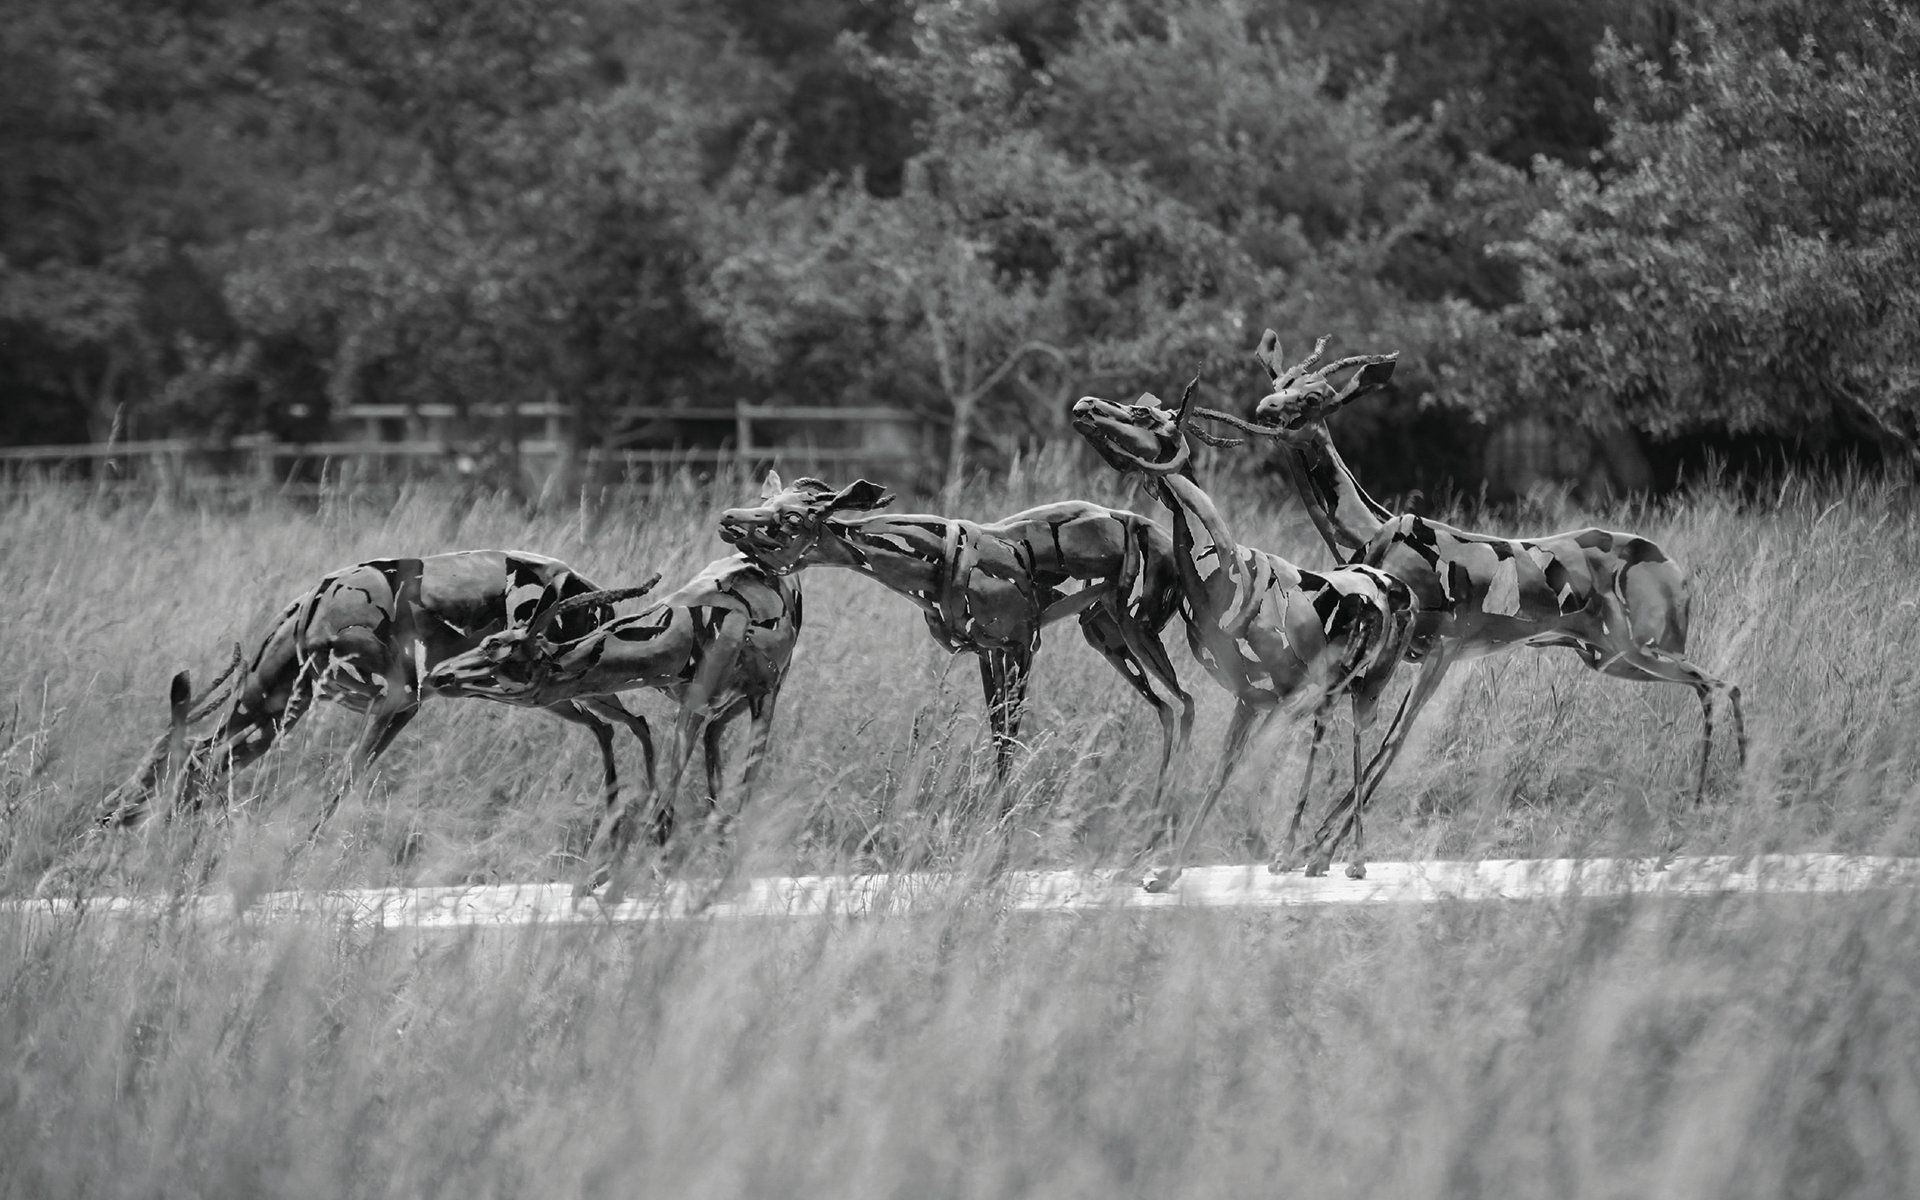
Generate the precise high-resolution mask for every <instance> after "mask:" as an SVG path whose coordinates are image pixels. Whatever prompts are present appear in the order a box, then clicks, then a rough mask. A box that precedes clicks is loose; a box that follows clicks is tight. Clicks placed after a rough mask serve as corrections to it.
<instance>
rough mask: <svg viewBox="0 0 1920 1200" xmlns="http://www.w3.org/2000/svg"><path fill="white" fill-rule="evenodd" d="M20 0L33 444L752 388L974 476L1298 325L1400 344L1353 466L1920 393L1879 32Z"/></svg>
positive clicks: (1812, 424) (1502, 5)
mask: <svg viewBox="0 0 1920 1200" xmlns="http://www.w3.org/2000/svg"><path fill="white" fill-rule="evenodd" d="M16 8H17V10H18V11H17V13H16V14H15V17H14V19H11V20H10V21H9V22H7V23H6V24H5V25H0V71H4V72H5V73H6V75H7V77H8V78H9V80H10V81H11V83H12V86H10V87H9V88H7V89H6V90H5V92H4V93H0V396H3V397H4V403H0V441H21V440H29V441H59V440H80V439H83V438H100V437H105V436H108V435H109V434H110V433H113V432H122V433H124V432H128V431H138V432H142V433H162V432H175V431H181V432H197V433H210V434H214V435H227V436H230V435H234V434H239V433H247V432H258V431H268V432H274V433H278V434H280V435H281V436H286V437H301V436H311V435H312V434H313V433H314V432H315V431H317V430H319V429H322V428H324V424H325V421H326V416H327V413H328V411H329V410H331V409H337V408H339V407H341V406H343V405H346V404H349V403H352V402H354V401H356V400H366V399H378V400H384V401H388V402H398V403H408V402H419V401H440V402H445V403H451V404H453V405H455V406H456V407H457V408H460V409H462V410H467V409H473V410H479V409H484V408H487V407H488V406H493V405H498V404H502V403H506V402H511V401H526V400H555V401H559V402H561V403H563V404H565V405H566V406H568V408H569V410H570V411H571V412H572V413H573V414H574V421H573V422H572V424H573V427H574V429H575V433H576V437H577V439H578V440H579V441H580V442H581V443H582V444H587V443H591V442H594V441H598V440H602V439H605V438H607V437H611V436H613V433H614V431H613V429H612V428H611V424H610V422H611V417H610V415H609V414H610V413H612V412H613V411H614V410H615V409H617V408H618V407H619V406H621V405H623V404H626V403H632V402H644V403H662V402H671V401H675V400H679V399H686V400H690V401H699V400H705V401H707V402H709V403H710V402H712V401H713V400H715V399H728V400H730V399H732V398H735V397H738V396H752V397H754V398H756V399H760V400H763V401H772V402H779V401H782V400H785V401H790V402H797V403H806V404H836V403H848V404H870V403H889V404H900V405H905V406H908V407H911V408H913V409H915V410H917V411H920V412H922V413H924V414H926V416H927V417H928V419H929V420H931V421H936V422H938V423H940V424H941V425H942V426H943V427H944V428H945V429H947V430H948V431H949V433H950V435H951V437H950V441H951V444H952V447H953V449H952V453H951V454H950V455H949V459H948V463H947V473H948V475H949V476H950V477H951V476H957V474H958V472H960V471H961V470H962V469H963V468H965V467H966V466H968V465H970V464H975V463H992V462H994V461H997V460H999V459H1001V458H1003V457H1004V456H1005V455H1007V454H1010V453H1012V452H1013V451H1016V450H1018V449H1020V448H1021V447H1023V446H1026V445H1030V444H1032V443H1033V442H1035V441H1037V440H1042V439H1046V438H1050V437H1057V436H1060V435H1061V432H1062V429H1063V418H1064V410H1063V403H1064V401H1065V400H1067V399H1070V398H1071V396H1070V395H1069V393H1070V392H1071V393H1073V394H1077V393H1078V392H1079V391H1087V390H1102V389H1104V390H1108V391H1111V392H1113V393H1118V394H1130V393H1133V392H1137V391H1139V390H1143V389H1145V388H1161V387H1165V386H1167V384H1168V382H1169V381H1170V380H1172V379H1174V378H1176V377H1182V376H1184V375H1186V374H1189V373H1191V371H1192V370H1193V367H1194V365H1195V364H1196V363H1206V364H1209V366H1210V370H1209V373H1208V377H1207V379H1208V385H1209V386H1210V387H1213V388H1216V389H1219V390H1220V391H1221V392H1223V393H1224V395H1223V396H1222V397H1220V399H1222V400H1233V399H1236V398H1242V399H1244V398H1246V394H1247V393H1250V392H1251V391H1253V390H1254V389H1256V388H1257V387H1258V382H1257V381H1258V376H1257V373H1255V372H1254V371H1253V369H1252V367H1251V363H1250V359H1249V352H1250V350H1251V347H1252V346H1253V344H1254V343H1255V342H1256V341H1257V339H1258V334H1259V331H1260V330H1261V329H1262V328H1264V327H1266V326H1274V327H1276V328H1279V329H1281V330H1282V331H1283V333H1285V335H1286V337H1287V339H1288V343H1289V344H1292V343H1294V342H1298V343H1301V344H1307V343H1308V342H1309V340H1310V339H1311V338H1312V337H1313V336H1315V335H1317V334H1320V333H1332V334H1334V335H1335V336H1336V338H1337V339H1338V341H1339V342H1340V343H1341V344H1342V345H1345V346H1349V347H1351V348H1353V349H1357V350H1384V349H1397V350H1399V351H1401V352H1402V359H1401V362H1402V368H1401V371H1400V372H1399V373H1398V375H1397V377H1396V389H1397V391H1398V393H1399V396H1400V401H1399V403H1398V404H1396V405H1394V406H1392V407H1391V408H1389V407H1388V406H1384V405H1383V406H1370V407H1369V408H1368V410H1367V411H1366V412H1365V413H1356V414H1354V415H1353V417H1352V418H1349V419H1348V420H1350V424H1349V426H1348V429H1347V432H1348V435H1349V436H1350V437H1351V438H1352V439H1353V440H1354V441H1355V442H1357V443H1358V444H1360V445H1361V446H1363V447H1364V446H1365V445H1366V444H1368V443H1369V442H1376V441H1380V440H1382V439H1388V440H1390V439H1391V430H1392V429H1394V428H1396V427H1403V426H1404V425H1405V422H1404V420H1403V419H1402V418H1403V416H1404V414H1405V413H1406V412H1407V411H1408V407H1409V405H1410V404H1411V403H1412V402H1414V401H1416V400H1426V401H1429V402H1430V403H1429V404H1428V405H1427V407H1428V409H1429V410H1431V409H1434V408H1436V407H1437V408H1441V409H1445V410H1451V411H1456V412H1458V413H1460V414H1462V417H1463V419H1471V420H1480V421H1486V420H1497V419H1500V418H1501V417H1503V416H1504V415H1506V414H1516V413H1518V414H1532V415H1535V416H1541V417H1546V418H1551V419H1552V420H1554V421H1556V422H1563V423H1579V424H1585V425H1587V426H1589V427H1591V428H1594V429H1608V430H1618V429H1620V428H1622V427H1626V428H1631V429H1635V430H1639V431H1641V432H1643V433H1645V434H1648V435H1652V436H1656V437H1658V436H1673V435H1678V434H1686V433H1690V432H1695V431H1703V430H1704V431H1720V432H1727V433H1765V434H1768V435H1772V436H1781V437H1788V438H1819V437H1822V436H1825V434H1826V433H1827V432H1829V431H1831V430H1834V429H1840V430H1843V431H1846V432H1848V433H1849V435H1850V436H1855V437H1865V438H1867V439H1869V440H1871V441H1874V442H1877V443H1880V444H1883V445H1885V446H1888V447H1890V448H1901V449H1902V452H1904V448H1905V447H1907V446H1910V445H1911V444H1912V439H1913V436H1914V433H1915V427H1916V416H1915V414H1916V411H1920V409H1917V407H1916V406H1917V405H1920V384H1916V373H1915V369H1914V367H1913V366H1912V357H1911V351H1910V349H1909V347H1911V346H1912V345H1914V344H1915V338H1914V333H1915V323H1916V317H1915V300H1914V297H1913V287H1912V284H1911V282H1910V281H1911V280H1912V279H1914V278H1915V270H1914V268H1915V266H1916V259H1917V258H1920V250H1916V238H1920V233H1916V231H1915V230H1916V222H1915V221H1914V219H1913V217H1914V214H1915V212H1916V211H1920V205H1916V200H1920V185H1916V182H1915V178H1916V171H1917V170H1920V168H1916V167H1915V164H1914V159H1913V156H1912V153H1911V148H1912V147H1913V146H1914V145H1916V144H1920V103H1916V101H1920V84H1917V83H1916V79H1917V78H1920V32H1916V29H1917V26H1916V18H1915V17H1914V16H1912V15H1911V14H1910V13H1908V12H1907V11H1905V10H1904V9H1902V8H1900V7H1899V6H1897V5H1896V4H1895V3H1893V0H1843V3H1841V4H1840V5H1839V6H1838V7H1837V8H1835V6H1832V5H1820V6H1814V5H1811V4H1810V3H1808V2H1806V0H1602V2H1600V3H1587V2H1585V0H1544V2H1540V3H1536V2H1533V0H1351V2H1348V0H1343V2H1341V3H1337V4H1336V3H1332V2H1331V0H1294V2H1290V3H1284V4H1283V3H1278V2H1277V0H1268V2H1260V0H1227V2H1225V3H1221V2H1214V0H1174V2H1173V3H1171V4H1160V3H1156V4H1147V3H1143V2H1140V0H1076V2H1075V3H1071V4H1066V5H1059V4H1042V3H1036V2H1034V0H937V2H929V0H806V2H805V3H799V4H782V5H769V4H764V3H761V2H760V0H727V2H726V3H723V4H721V5H701V4H694V3H690V2H686V0H645V2H643V3H638V4H635V3H620V4H615V3H611V2H610V0H563V2H561V3H532V2H530V0H501V2H499V3H494V4H489V5H483V6H477V7H476V6H469V5H453V4H447V3H444V2H442V0H347V2H344V3H342V2H334V0H325V2H323V0H265V2H262V3H241V2H240V0H167V2H163V3H160V4H133V3H131V2H130V0H26V2H25V3H23V4H22V5H19V6H16ZM1363 453H1364V450H1363ZM1430 457H1431V456H1430Z"/></svg>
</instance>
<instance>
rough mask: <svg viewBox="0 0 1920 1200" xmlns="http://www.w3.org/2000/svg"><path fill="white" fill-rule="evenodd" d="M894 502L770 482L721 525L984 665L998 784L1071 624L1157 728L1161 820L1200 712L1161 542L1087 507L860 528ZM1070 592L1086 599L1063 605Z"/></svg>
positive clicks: (903, 520) (1146, 524) (759, 556)
mask: <svg viewBox="0 0 1920 1200" xmlns="http://www.w3.org/2000/svg"><path fill="white" fill-rule="evenodd" d="M892 502H893V497H892V496H891V495H890V494H888V493H887V492H886V491H885V490H884V489H882V488H881V487H880V486H879V485H878V484H874V483H869V482H868V481H867V480H864V479H861V480H856V481H855V482H853V483H850V484H848V485H847V486H846V487H844V488H840V489H838V490H836V489H834V488H832V487H830V486H828V485H827V484H825V483H822V482H821V481H820V480H818V479H807V478H803V479H796V480H795V481H794V482H793V483H792V484H791V485H788V486H782V485H781V483H780V477H779V476H778V475H771V474H770V475H769V476H768V478H767V492H766V494H764V495H763V496H762V497H761V500H760V504H759V505H758V506H756V507H753V508H730V509H728V510H727V511H726V512H724V513H722V514H721V517H720V536H721V537H722V538H723V539H725V540H726V541H727V542H729V543H731V544H733V545H735V546H738V547H739V548H740V550H741V552H742V553H744V554H746V555H747V556H748V557H749V558H751V559H753V560H754V561H755V562H757V563H759V564H761V565H762V566H763V567H765V568H766V569H767V570H769V571H772V572H775V573H777V574H780V575H786V574H789V573H791V572H793V571H797V570H799V569H801V568H803V567H808V566H830V567H841V568H844V569H846V570H851V571H857V572H859V573H860V574H862V575H864V576H866V577H867V578H869V579H872V580H874V581H875V582H877V583H879V584H880V585H881V586H882V587H885V588H887V589H888V590H889V591H892V592H896V593H898V594H899V595H902V596H905V597H906V598H907V599H908V600H911V601H912V602H913V603H914V605H915V606H916V607H918V608H919V609H920V611H921V613H922V615H923V616H924V617H925V618H926V622H927V629H928V631H929V632H931V633H932V634H933V638H934V640H935V641H937V642H938V643H940V645H941V646H942V647H943V648H944V649H945V650H946V651H947V652H948V653H950V654H957V653H960V652H962V651H965V652H967V653H971V654H974V655H976V656H977V657H978V658H979V660H980V686H981V691H982V692H983V693H984V695H985V699H986V705H987V718H988V722H989V724H990V726H991V728H992V731H993V744H994V768H995V775H996V777H997V778H1001V779H1004V778H1005V776H1006V773H1007V770H1008V765H1009V762H1010V759H1011V756H1012V751H1013V747H1014V745H1015V742H1016V739H1017V738H1018V737H1019V735H1020V723H1021V718H1022V716H1023V715H1024V713H1025V709H1026V697H1027V686H1028V679H1029V676H1030V674H1031V671H1032V666H1033V657H1034V654H1035V652H1036V651H1037V650H1038V649H1039V647H1040V633H1041V630H1042V629H1044V628H1045V627H1046V626H1048V625H1050V624H1052V623H1053V622H1054V621H1057V620H1061V619H1063V618H1065V617H1067V616H1070V615H1073V614H1075V613H1077V614H1078V615H1079V618H1080V631H1081V633H1082V635H1083V636H1084V637H1085V638H1086V639H1087V641H1088V643H1089V644H1091V645H1092V646H1093V648H1094V649H1096V650H1098V651H1099V652H1100V654H1101V655H1102V656H1103V657H1104V658H1105V659H1106V660H1107V661H1108V662H1109V663H1111V664H1112V665H1113V668H1114V669H1115V670H1116V671H1118V672H1120V675H1121V677H1122V678H1124V679H1125V680H1126V681H1127V683H1128V684H1129V685H1131V686H1132V687H1133V689H1134V690H1135V691H1136V692H1138V693H1139V694H1140V695H1141V696H1142V697H1143V698H1144V699H1145V700H1146V702H1147V703H1148V704H1149V705H1151V706H1152V707H1153V710H1154V714H1155V716H1157V717H1158V718H1159V720H1160V727H1161V746H1160V772H1159V776H1158V783H1157V785H1156V787H1155V790H1154V797H1153V806H1154V809H1155V811H1156V812H1157V811H1158V809H1159V805H1160V796H1161V792H1162V790H1163V789H1164V787H1165V784H1166V776H1167V771H1168V768H1169V765H1170V764H1171V763H1172V761H1173V756H1174V753H1175V751H1176V750H1177V749H1178V748H1179V746H1181V745H1182V744H1184V742H1185V740H1186V738H1187V735H1188V732H1189V731H1190V730H1191V729H1192V726H1193V698H1192V697H1191V696H1189V695H1188V694H1187V693H1186V691H1185V690H1183V689H1182V688H1181V686H1180V680H1179V677H1178V676H1177V675H1176V674H1174V670H1173V663H1172V662H1171V661H1169V660H1168V658H1167V652H1166V648H1165V647H1164V646H1162V645H1161V644H1160V631H1161V629H1162V628H1164V627H1165V626H1166V623H1167V622H1168V621H1169V620H1171V619H1172V617H1173V615H1174V613H1175V612H1176V611H1177V610H1178V608H1179V601H1180V590H1179V575H1178V570H1177V568H1176V567H1175V564H1174V558H1173V542H1172V539H1171V538H1169V537H1168V535H1167V531H1166V530H1164V529H1162V528H1160V527H1159V526H1158V525H1156V524H1154V523H1153V522H1152V521H1150V520H1148V519H1147V518H1145V517H1143V516H1141V515H1139V514H1138V513H1131V512H1126V511H1124V510H1121V509H1113V508H1105V507H1103V506H1101V505H1098V504H1091V503H1088V502H1085V501H1080V500H1065V501H1061V502H1059V503H1055V504H1043V505H1041V506H1039V507H1037V508H1029V509H1025V510H1023V511H1021V512H1017V513H1014V514H1013V515H1012V516H1010V517H1006V518H1003V519H1002V520H999V521H995V522H993V523H991V524H980V523H977V522H974V521H963V520H958V519H955V518H951V517H940V516H929V515H913V514H907V515H883V516H863V515H861V514H864V513H870V512H872V511H873V510H874V509H878V508H883V507H885V506H886V505H888V504H891V503H892ZM1069 581H1079V582H1081V583H1082V584H1083V585H1084V586H1082V587H1081V588H1079V589H1078V590H1076V591H1072V592H1067V591H1064V590H1063V588H1064V586H1065V585H1066V584H1067V583H1068V582H1069Z"/></svg>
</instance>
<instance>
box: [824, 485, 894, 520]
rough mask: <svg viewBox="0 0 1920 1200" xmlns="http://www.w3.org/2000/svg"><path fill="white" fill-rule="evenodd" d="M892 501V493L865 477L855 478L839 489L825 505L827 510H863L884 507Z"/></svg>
mask: <svg viewBox="0 0 1920 1200" xmlns="http://www.w3.org/2000/svg"><path fill="white" fill-rule="evenodd" d="M892 503H893V493H892V492H889V491H888V490H887V489H885V488H883V487H881V486H880V485H879V484H877V483H870V482H868V481H867V480H865V479H856V480H854V481H853V482H852V483H850V484H848V485H847V486H846V487H843V488H841V489H840V491H839V492H838V493H836V494H835V495H834V497H833V500H832V501H831V502H830V503H829V504H828V505H827V511H828V512H840V511H841V510H843V509H845V510H851V511H855V512H865V511H867V510H869V509H875V508H885V507H886V506H887V505H889V504H892Z"/></svg>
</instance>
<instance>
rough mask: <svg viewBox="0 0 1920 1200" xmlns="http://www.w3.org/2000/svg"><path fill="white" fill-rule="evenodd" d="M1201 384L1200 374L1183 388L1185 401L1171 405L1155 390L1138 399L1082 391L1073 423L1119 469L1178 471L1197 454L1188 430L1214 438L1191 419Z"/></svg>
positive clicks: (1152, 471) (1163, 473) (1168, 472)
mask: <svg viewBox="0 0 1920 1200" xmlns="http://www.w3.org/2000/svg"><path fill="white" fill-rule="evenodd" d="M1199 384H1200V376H1199V375H1197V374H1196V375H1195V376H1194V377H1193V381H1192V382H1190V383H1188V384H1187V387H1186V390H1185V391H1184V392H1182V393H1181V394H1180V406H1179V407H1178V408H1171V409H1170V408H1168V407H1167V406H1166V405H1164V404H1162V403H1161V402H1160V398H1159V397H1158V396H1155V395H1154V394H1153V393H1152V392H1146V393H1143V394H1142V395H1141V397H1140V399H1139V401H1138V402H1137V403H1134V404H1121V403H1119V402H1117V401H1113V400H1102V399H1101V398H1100V397H1098V396H1082V397H1080V399H1078V400H1076V401H1074V404H1073V427H1074V429H1076V430H1078V431H1079V433H1080V436H1081V437H1083V438H1086V439H1087V441H1088V442H1090V443H1092V445H1093V448H1094V449H1095V450H1098V451H1099V452H1100V457H1102V458H1104V459H1106V460H1107V465H1109V466H1111V467H1113V468H1114V469H1115V470H1117V471H1140V472H1144V473H1145V474H1148V475H1176V474H1178V473H1180V472H1181V471H1184V470H1186V468H1187V464H1188V463H1189V462H1190V461H1192V458H1193V446H1192V445H1191V444H1189V443H1188V441H1187V434H1189V433H1192V434H1195V435H1196V436H1199V437H1201V438H1203V439H1204V440H1207V441H1213V440H1215V439H1213V438H1211V437H1208V436H1207V435H1205V434H1203V433H1201V432H1200V431H1199V430H1197V429H1192V428H1189V426H1188V424H1187V419H1188V417H1190V416H1191V415H1192V413H1193V392H1194V389H1195V388H1196V387H1198V386H1199Z"/></svg>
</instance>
